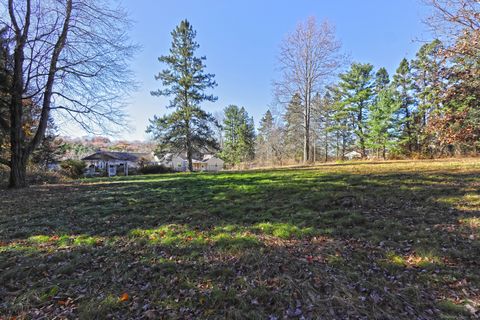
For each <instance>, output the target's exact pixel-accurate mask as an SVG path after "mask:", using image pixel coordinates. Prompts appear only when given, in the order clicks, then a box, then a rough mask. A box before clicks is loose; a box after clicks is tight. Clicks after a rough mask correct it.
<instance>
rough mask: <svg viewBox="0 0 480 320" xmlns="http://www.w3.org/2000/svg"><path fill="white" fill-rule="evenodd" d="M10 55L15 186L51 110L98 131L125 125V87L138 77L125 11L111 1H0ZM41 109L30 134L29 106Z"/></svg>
mask: <svg viewBox="0 0 480 320" xmlns="http://www.w3.org/2000/svg"><path fill="white" fill-rule="evenodd" d="M0 10H1V11H0V12H1V13H0V28H3V27H6V28H7V29H8V31H9V35H10V37H9V38H10V41H9V42H8V50H9V52H10V55H11V56H12V59H11V64H10V65H9V73H10V75H11V79H12V81H11V82H12V85H11V87H10V90H9V94H10V103H9V112H10V119H9V120H10V121H9V123H8V124H6V123H3V124H2V125H3V126H4V127H5V126H8V128H7V129H8V131H9V132H10V145H11V158H10V161H9V166H10V169H11V170H10V187H13V188H20V187H24V186H25V185H26V164H27V161H28V159H29V157H30V155H31V154H32V152H33V151H34V150H35V148H36V147H37V146H38V145H39V144H40V143H41V141H42V140H43V138H44V135H45V131H46V129H47V124H48V119H49V118H50V117H51V116H52V114H54V113H55V114H56V115H57V116H65V117H68V118H69V119H70V121H74V122H76V123H77V124H79V125H80V126H81V127H82V128H83V129H85V130H87V131H90V132H95V131H99V130H102V131H105V130H108V129H109V128H111V124H117V125H119V124H122V123H123V119H124V113H123V112H122V106H123V101H124V97H125V94H126V93H128V92H129V90H130V89H132V88H133V87H134V86H135V84H134V82H132V73H131V72H130V70H129V67H128V62H129V60H130V58H131V56H132V55H133V53H134V52H135V51H136V46H134V45H132V44H131V43H130V42H129V39H128V35H127V30H128V29H129V26H130V21H129V20H128V18H127V14H126V12H125V11H124V10H123V9H122V8H120V7H118V6H114V5H113V4H112V3H111V1H109V0H95V1H93V0H64V1H60V0H26V1H20V0H19V1H16V0H8V2H7V3H5V4H3V3H2V5H1V7H0ZM26 104H30V105H34V106H36V107H38V108H40V110H41V111H40V116H39V119H38V123H37V125H36V128H35V132H34V134H33V135H32V137H31V138H28V137H26V136H25V135H24V133H23V131H22V127H23V124H24V121H25V119H24V113H25V105H26Z"/></svg>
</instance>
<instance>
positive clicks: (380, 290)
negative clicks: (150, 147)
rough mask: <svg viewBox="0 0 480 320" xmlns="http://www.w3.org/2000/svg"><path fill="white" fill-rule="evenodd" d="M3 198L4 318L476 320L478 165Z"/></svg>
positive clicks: (271, 173) (199, 179)
mask: <svg viewBox="0 0 480 320" xmlns="http://www.w3.org/2000/svg"><path fill="white" fill-rule="evenodd" d="M0 203H1V206H0V318H2V316H1V315H3V317H4V318H5V319H8V318H10V317H16V319H22V318H27V319H30V318H34V319H36V318H42V316H45V318H46V319H53V318H54V317H57V318H60V319H61V318H77V317H79V318H83V319H95V318H98V319H104V318H115V319H162V318H165V319H216V318H218V319H224V318H228V319H243V318H248V319H270V320H273V319H285V318H288V319H290V318H291V319H301V318H302V317H303V318H304V319H470V318H478V317H480V313H479V311H478V310H480V160H474V159H470V160H451V161H417V162H415V161H398V162H381V163H372V162H366V163H338V164H329V165H319V166H315V167H305V168H291V169H277V170H265V171H249V172H243V173H242V172H238V173H236V172H235V173H220V174H172V175H152V176H136V177H128V178H121V179H120V178H119V179H99V180H86V181H83V182H80V183H75V184H68V185H47V186H36V187H31V188H29V189H27V190H21V191H11V190H2V191H1V195H0ZM2 319H3V318H2ZM42 319H43V318H42Z"/></svg>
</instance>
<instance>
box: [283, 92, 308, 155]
mask: <svg viewBox="0 0 480 320" xmlns="http://www.w3.org/2000/svg"><path fill="white" fill-rule="evenodd" d="M283 120H284V122H285V128H284V133H285V137H284V139H285V148H286V153H287V157H289V158H290V159H295V160H296V161H301V159H302V157H303V148H304V145H303V144H304V137H303V135H304V131H305V130H304V128H303V127H304V117H303V106H302V101H301V99H300V96H299V95H298V94H295V95H294V96H293V97H292V99H291V101H290V103H289V104H288V106H287V108H286V111H285V114H284V116H283Z"/></svg>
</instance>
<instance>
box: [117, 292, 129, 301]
mask: <svg viewBox="0 0 480 320" xmlns="http://www.w3.org/2000/svg"><path fill="white" fill-rule="evenodd" d="M129 299H130V296H129V295H128V293H126V292H125V293H123V294H122V295H121V296H120V298H118V300H119V301H120V302H127V301H128V300H129Z"/></svg>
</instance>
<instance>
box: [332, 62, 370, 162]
mask: <svg viewBox="0 0 480 320" xmlns="http://www.w3.org/2000/svg"><path fill="white" fill-rule="evenodd" d="M372 70H373V66H372V65H371V64H361V63H354V64H352V66H351V68H350V70H349V71H348V72H347V73H343V74H341V75H340V82H339V84H338V87H337V89H336V90H337V92H336V95H337V96H338V99H339V100H338V101H339V103H338V111H339V112H338V113H337V116H343V117H345V118H347V119H348V121H349V122H350V125H351V128H352V129H353V132H354V134H355V137H356V140H357V141H356V142H357V146H358V148H359V149H360V152H361V154H362V157H365V156H366V154H367V152H366V138H367V134H368V132H367V127H366V124H367V117H368V109H369V107H370V105H371V104H372V102H373V97H374V85H375V84H374V79H373V73H372Z"/></svg>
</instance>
